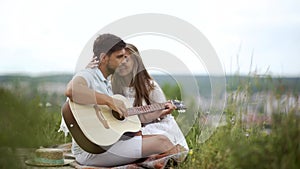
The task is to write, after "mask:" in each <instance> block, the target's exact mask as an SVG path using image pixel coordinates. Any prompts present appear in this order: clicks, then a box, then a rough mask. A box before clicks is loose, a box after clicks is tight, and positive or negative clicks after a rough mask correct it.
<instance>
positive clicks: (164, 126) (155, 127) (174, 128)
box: [123, 81, 189, 150]
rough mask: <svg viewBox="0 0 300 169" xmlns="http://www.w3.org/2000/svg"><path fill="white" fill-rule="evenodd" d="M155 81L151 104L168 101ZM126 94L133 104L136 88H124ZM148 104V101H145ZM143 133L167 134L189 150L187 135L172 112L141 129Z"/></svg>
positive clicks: (173, 141)
mask: <svg viewBox="0 0 300 169" xmlns="http://www.w3.org/2000/svg"><path fill="white" fill-rule="evenodd" d="M152 83H154V86H155V87H154V90H152V91H151V92H150V95H149V98H150V102H151V104H153V103H164V102H166V101H167V100H166V97H165V95H164V93H163V91H162V89H161V88H160V87H159V85H158V84H157V83H156V82H155V81H152ZM123 90H124V96H125V97H126V98H127V99H128V100H129V101H130V102H131V104H132V105H133V102H134V96H135V90H134V88H133V87H125V88H124V89H123ZM143 104H144V105H146V103H145V102H144V103H143ZM141 131H142V134H143V135H151V134H162V135H165V136H167V137H168V138H169V139H170V141H171V142H172V143H173V144H174V145H176V144H180V145H182V146H183V147H184V148H186V149H187V150H189V148H188V145H187V142H186V140H185V137H184V135H183V133H182V131H181V130H180V128H179V126H178V124H177V122H176V120H175V119H174V116H173V115H172V114H169V115H166V116H165V117H164V118H162V119H160V120H159V121H157V122H153V123H148V124H146V125H145V126H144V127H142V129H141Z"/></svg>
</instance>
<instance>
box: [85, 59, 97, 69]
mask: <svg viewBox="0 0 300 169" xmlns="http://www.w3.org/2000/svg"><path fill="white" fill-rule="evenodd" d="M98 65H99V60H97V57H93V59H92V60H91V61H90V62H89V63H88V65H86V67H85V68H95V67H98Z"/></svg>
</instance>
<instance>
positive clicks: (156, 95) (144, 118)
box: [139, 82, 176, 123]
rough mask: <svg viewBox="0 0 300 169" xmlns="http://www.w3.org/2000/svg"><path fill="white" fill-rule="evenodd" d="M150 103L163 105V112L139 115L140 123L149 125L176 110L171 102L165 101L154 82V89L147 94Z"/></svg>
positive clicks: (160, 90) (163, 95)
mask: <svg viewBox="0 0 300 169" xmlns="http://www.w3.org/2000/svg"><path fill="white" fill-rule="evenodd" d="M149 98H150V102H151V104H153V103H165V110H160V111H155V112H151V113H145V114H140V115H139V118H140V120H141V122H142V123H149V122H152V121H154V120H156V119H158V118H161V117H163V116H165V115H167V114H171V113H172V112H173V110H174V109H175V108H176V106H174V105H173V104H172V103H171V102H167V101H166V97H165V94H164V93H163V91H162V89H161V88H160V87H159V85H158V84H157V83H156V82H154V89H153V90H152V91H151V92H150V94H149Z"/></svg>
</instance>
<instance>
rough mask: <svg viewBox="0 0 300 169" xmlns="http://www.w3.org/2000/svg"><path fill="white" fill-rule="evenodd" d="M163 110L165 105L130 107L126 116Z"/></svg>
mask: <svg viewBox="0 0 300 169" xmlns="http://www.w3.org/2000/svg"><path fill="white" fill-rule="evenodd" d="M163 109H165V103H157V104H151V105H146V106H140V107H131V108H128V109H127V111H128V115H129V116H131V115H138V114H143V113H150V112H153V111H157V110H163Z"/></svg>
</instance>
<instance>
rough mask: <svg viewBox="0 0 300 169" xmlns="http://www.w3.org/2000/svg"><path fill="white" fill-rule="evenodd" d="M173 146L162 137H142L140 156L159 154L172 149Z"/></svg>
mask: <svg viewBox="0 0 300 169" xmlns="http://www.w3.org/2000/svg"><path fill="white" fill-rule="evenodd" d="M174 146H175V145H174V144H173V143H172V142H171V141H170V140H169V139H168V138H167V137H166V136H164V135H143V136H142V156H143V157H148V156H150V155H153V154H161V153H164V152H167V151H170V150H171V149H172V148H174Z"/></svg>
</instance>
